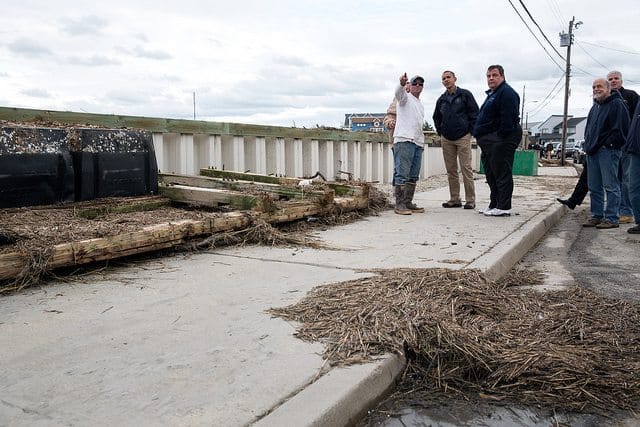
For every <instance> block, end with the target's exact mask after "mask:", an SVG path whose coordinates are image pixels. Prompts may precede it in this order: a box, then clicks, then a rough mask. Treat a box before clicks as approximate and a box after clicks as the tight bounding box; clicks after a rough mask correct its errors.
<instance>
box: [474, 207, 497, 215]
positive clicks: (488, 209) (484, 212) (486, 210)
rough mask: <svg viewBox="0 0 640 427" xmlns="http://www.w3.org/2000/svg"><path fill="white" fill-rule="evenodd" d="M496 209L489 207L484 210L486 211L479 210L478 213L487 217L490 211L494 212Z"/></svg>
mask: <svg viewBox="0 0 640 427" xmlns="http://www.w3.org/2000/svg"><path fill="white" fill-rule="evenodd" d="M494 209H495V208H489V207H486V208H484V209H478V213H479V214H481V215H482V214H484V215H486V214H487V212H490V211H492V210H494Z"/></svg>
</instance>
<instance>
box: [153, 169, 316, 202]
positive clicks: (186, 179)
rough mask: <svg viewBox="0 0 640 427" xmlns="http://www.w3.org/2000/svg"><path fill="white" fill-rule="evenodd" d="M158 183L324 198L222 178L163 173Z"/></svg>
mask: <svg viewBox="0 0 640 427" xmlns="http://www.w3.org/2000/svg"><path fill="white" fill-rule="evenodd" d="M205 170H206V169H205ZM158 181H159V183H160V184H162V185H186V186H190V187H201V188H217V189H222V190H230V191H240V192H249V193H256V192H265V193H273V194H277V195H278V196H283V197H286V198H289V199H293V198H296V199H303V198H309V197H324V192H322V191H308V190H307V191H305V190H304V189H303V188H300V187H297V186H296V187H291V186H288V187H287V186H282V185H280V184H272V183H267V182H255V181H230V180H225V179H222V178H212V177H208V176H192V175H176V174H166V173H165V174H158Z"/></svg>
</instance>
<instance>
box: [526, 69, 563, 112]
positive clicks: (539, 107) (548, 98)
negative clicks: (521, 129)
mask: <svg viewBox="0 0 640 427" xmlns="http://www.w3.org/2000/svg"><path fill="white" fill-rule="evenodd" d="M564 74H565V73H562V75H561V76H560V78H559V79H558V81H557V82H556V84H555V85H553V87H552V88H551V90H550V91H549V93H548V94H547V96H545V98H544V99H543V100H542V101H540V102H539V103H538V105H537V106H536V107H535V108H534V109H533V111H530V112H529V113H530V114H531V115H532V116H534V115H536V114H538V113H539V112H540V111H541V110H542V109H543V108H544V107H546V106H547V105H548V104H549V102H551V101H553V99H554V98H555V97H556V96H558V93H560V89H562V86H560V87H558V86H559V85H560V83H561V82H562V79H564ZM556 88H558V90H557V91H556ZM554 91H556V93H555V94H554V93H553V92H554ZM552 95H553V96H552Z"/></svg>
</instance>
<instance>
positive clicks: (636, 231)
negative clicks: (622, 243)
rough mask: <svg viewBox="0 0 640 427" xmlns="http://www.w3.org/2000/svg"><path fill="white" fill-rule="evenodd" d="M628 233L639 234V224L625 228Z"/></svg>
mask: <svg viewBox="0 0 640 427" xmlns="http://www.w3.org/2000/svg"><path fill="white" fill-rule="evenodd" d="M627 233H629V234H640V225H636V226H635V227H631V228H629V229H628V230H627Z"/></svg>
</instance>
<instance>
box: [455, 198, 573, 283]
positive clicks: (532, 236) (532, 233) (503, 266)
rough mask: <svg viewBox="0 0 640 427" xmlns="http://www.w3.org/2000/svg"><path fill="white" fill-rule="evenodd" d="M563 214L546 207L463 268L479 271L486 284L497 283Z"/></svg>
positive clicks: (560, 211) (563, 211) (555, 207)
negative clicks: (482, 274)
mask: <svg viewBox="0 0 640 427" xmlns="http://www.w3.org/2000/svg"><path fill="white" fill-rule="evenodd" d="M566 212H567V208H566V207H564V206H554V205H551V206H549V207H548V208H547V209H545V210H544V211H541V212H540V213H538V214H536V215H535V216H533V217H532V218H531V219H530V220H528V221H527V222H525V223H524V224H522V225H521V226H520V228H518V229H516V230H515V231H514V232H513V233H511V234H509V235H508V236H507V237H506V238H504V239H503V240H502V241H500V242H498V244H496V245H495V246H493V247H492V248H491V249H489V250H488V251H487V252H485V253H484V254H483V255H482V256H481V257H479V258H478V259H476V260H475V261H473V262H472V263H471V264H469V265H467V266H466V267H465V268H467V269H474V268H475V269H479V270H480V271H482V272H483V273H484V274H485V277H487V279H489V280H498V279H500V278H501V277H503V276H504V275H505V274H507V272H508V271H509V270H511V268H512V267H513V266H514V265H516V263H518V262H519V261H520V260H521V259H522V258H523V257H524V256H525V255H526V254H527V252H529V251H530V250H531V248H533V247H534V246H535V245H536V243H538V241H540V239H541V238H542V237H543V236H544V235H545V234H546V233H547V231H549V230H550V229H551V227H553V226H554V225H556V224H557V223H558V221H560V218H562V216H563V215H564V214H565V213H566Z"/></svg>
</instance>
